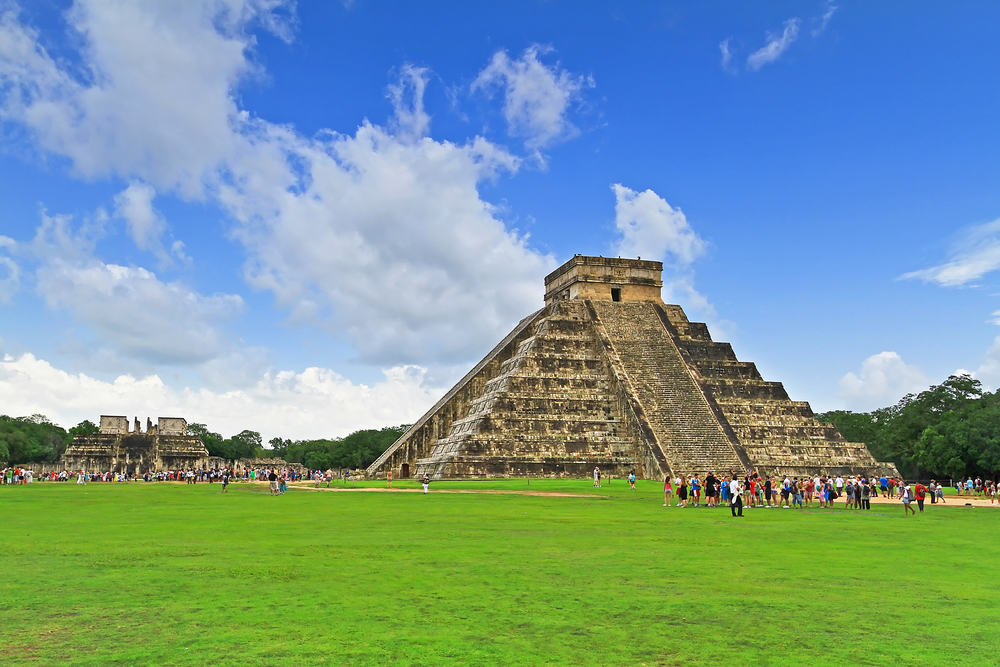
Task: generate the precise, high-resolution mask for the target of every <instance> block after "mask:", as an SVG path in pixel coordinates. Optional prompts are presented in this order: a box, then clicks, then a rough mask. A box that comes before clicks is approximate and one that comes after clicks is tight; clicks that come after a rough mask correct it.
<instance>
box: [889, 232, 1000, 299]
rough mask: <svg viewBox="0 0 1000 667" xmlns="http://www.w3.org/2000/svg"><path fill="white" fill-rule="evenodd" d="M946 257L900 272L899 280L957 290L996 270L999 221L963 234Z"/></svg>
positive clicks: (999, 249) (999, 252)
mask: <svg viewBox="0 0 1000 667" xmlns="http://www.w3.org/2000/svg"><path fill="white" fill-rule="evenodd" d="M949 256H950V259H948V261H946V262H944V263H943V264H938V265H937V266H932V267H930V268H928V269H921V270H919V271H911V272H909V273H904V274H903V275H902V276H900V279H903V280H908V279H917V280H922V281H924V282H925V283H937V284H938V285H941V286H942V287H960V286H962V285H966V284H968V283H971V282H973V281H975V280H978V279H980V278H982V277H983V276H985V275H986V274H988V273H992V272H994V271H996V270H997V269H1000V219H997V220H994V221H993V222H988V223H986V224H984V225H977V226H975V227H972V228H971V229H969V230H968V231H966V232H965V233H964V234H962V236H961V237H960V238H959V239H958V241H957V242H956V243H954V244H953V245H952V248H951V250H950V252H949Z"/></svg>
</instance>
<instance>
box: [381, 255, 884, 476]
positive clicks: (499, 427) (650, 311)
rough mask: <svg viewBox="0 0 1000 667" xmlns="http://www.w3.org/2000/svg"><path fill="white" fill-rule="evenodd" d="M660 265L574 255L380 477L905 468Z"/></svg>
mask: <svg viewBox="0 0 1000 667" xmlns="http://www.w3.org/2000/svg"><path fill="white" fill-rule="evenodd" d="M661 272H662V264H661V263H660V262H650V261H641V260H627V259H612V258H599V257H585V256H582V255H577V256H576V257H574V258H573V259H572V260H570V261H569V262H567V263H566V264H564V265H563V266H562V267H560V268H559V269H557V270H556V271H555V272H553V273H552V274H550V275H549V276H548V277H547V278H546V281H545V283H546V295H545V300H546V305H545V307H544V308H542V309H541V310H539V311H537V312H535V313H533V314H532V315H530V316H528V317H526V318H525V319H524V320H522V321H521V322H520V323H519V324H518V326H517V327H516V328H515V329H514V330H513V331H512V332H511V333H510V334H508V336H507V337H506V338H505V339H504V340H503V341H501V342H500V344H499V345H497V347H495V348H494V349H493V350H492V351H491V352H490V353H489V354H488V355H487V356H486V357H485V358H484V359H483V360H482V361H480V362H479V363H478V364H477V365H476V366H475V367H474V368H473V369H472V370H471V371H470V372H469V373H468V374H467V375H466V376H465V377H464V378H462V380H461V381H459V383H458V384H457V385H455V387H453V388H452V389H451V391H449V392H448V393H447V394H446V395H445V396H444V397H443V398H442V399H441V400H440V401H438V403H437V404H436V405H435V406H434V407H432V408H431V410H430V411H428V412H427V414H425V415H424V416H423V417H422V418H421V419H420V420H418V421H417V422H416V423H415V424H414V425H413V426H412V427H410V429H409V430H407V432H406V433H404V434H403V435H402V436H401V437H400V438H399V440H397V441H396V442H395V443H394V444H393V445H392V446H391V447H389V449H388V450H387V451H386V452H385V453H384V454H383V455H382V456H381V457H380V458H379V459H378V460H376V461H375V462H374V463H373V464H372V465H371V466H370V467H369V468H368V474H369V475H378V474H380V473H384V472H386V471H388V470H392V471H393V473H394V474H395V475H396V476H397V477H403V478H405V477H419V476H422V475H424V474H427V475H429V476H430V477H432V478H435V479H441V478H462V477H466V478H467V477H532V476H572V477H580V476H586V475H589V474H591V472H592V471H593V469H594V468H595V467H599V468H600V469H601V470H602V472H603V473H604V474H605V475H612V476H616V477H622V476H625V475H627V474H628V473H630V472H635V473H636V475H638V476H639V477H642V478H648V479H662V478H663V477H664V476H666V475H671V476H676V475H679V474H685V475H691V474H694V473H698V474H702V475H703V474H705V473H707V472H710V471H711V472H715V473H717V474H729V473H731V472H736V473H740V474H742V473H743V472H744V471H746V470H751V469H753V470H758V471H760V472H762V473H764V474H768V475H779V476H783V475H786V474H787V475H790V476H797V477H802V476H806V475H814V474H819V473H825V474H841V475H853V474H865V475H871V474H879V473H882V472H887V473H895V469H894V468H893V467H892V466H891V465H887V464H882V463H879V462H877V461H876V460H875V459H874V458H873V457H872V456H871V454H870V453H869V452H868V449H867V447H865V445H864V444H862V443H849V442H846V441H845V440H844V438H843V437H842V436H841V435H840V433H839V432H838V431H837V429H836V428H835V427H833V426H831V425H829V424H821V423H819V422H817V421H816V419H815V418H814V416H813V413H812V410H811V409H810V408H809V404H808V403H803V402H798V401H792V400H790V399H789V398H788V395H787V393H786V392H785V390H784V387H783V386H782V385H781V383H778V382H768V381H765V380H764V379H763V378H762V377H761V376H760V374H759V373H758V372H757V368H756V366H755V365H754V364H753V363H749V362H741V361H739V360H738V359H737V358H736V355H735V354H734V353H733V350H732V347H731V346H730V345H729V344H728V343H719V342H715V341H713V340H712V338H711V336H710V335H709V332H708V327H707V326H706V325H704V324H702V323H697V322H689V321H688V319H687V317H686V316H685V314H684V311H683V310H682V309H681V308H680V306H675V305H665V304H663V302H662V301H661V300H660V288H661V286H662V282H661V278H660V276H661Z"/></svg>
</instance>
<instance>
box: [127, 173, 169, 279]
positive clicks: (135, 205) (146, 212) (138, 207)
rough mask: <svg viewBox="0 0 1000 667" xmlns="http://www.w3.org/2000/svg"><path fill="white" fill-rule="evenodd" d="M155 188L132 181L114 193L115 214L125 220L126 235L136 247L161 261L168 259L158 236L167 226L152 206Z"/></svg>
mask: <svg viewBox="0 0 1000 667" xmlns="http://www.w3.org/2000/svg"><path fill="white" fill-rule="evenodd" d="M154 197H156V190H154V189H153V188H151V187H150V186H148V185H146V184H145V183H132V184H130V185H129V186H128V187H127V188H125V189H124V190H122V191H121V192H119V193H118V194H117V195H115V215H117V216H118V217H119V218H122V219H123V220H125V226H126V228H127V230H128V235H129V236H131V237H132V240H133V241H134V242H135V245H136V247H138V248H139V249H140V250H149V251H150V252H153V253H154V254H156V255H157V256H158V257H160V259H161V260H163V261H168V260H169V258H168V257H167V253H166V251H165V250H164V249H163V243H162V242H161V241H160V237H161V236H162V235H163V232H164V231H165V230H166V228H167V221H166V220H164V219H163V216H162V215H160V212H159V211H157V210H156V209H154V208H153V198H154Z"/></svg>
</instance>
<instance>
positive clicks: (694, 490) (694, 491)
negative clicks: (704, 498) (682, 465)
mask: <svg viewBox="0 0 1000 667" xmlns="http://www.w3.org/2000/svg"><path fill="white" fill-rule="evenodd" d="M691 496H692V498H693V499H694V506H695V507H700V506H701V503H700V502H699V501H700V500H701V480H699V479H698V473H695V474H694V476H693V477H691Z"/></svg>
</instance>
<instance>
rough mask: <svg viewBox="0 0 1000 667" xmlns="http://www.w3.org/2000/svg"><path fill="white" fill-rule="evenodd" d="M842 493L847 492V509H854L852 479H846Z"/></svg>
mask: <svg viewBox="0 0 1000 667" xmlns="http://www.w3.org/2000/svg"><path fill="white" fill-rule="evenodd" d="M838 479H839V478H838ZM844 493H846V494H847V509H849V510H850V509H854V482H853V481H852V480H848V481H847V486H846V487H845V488H844Z"/></svg>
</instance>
